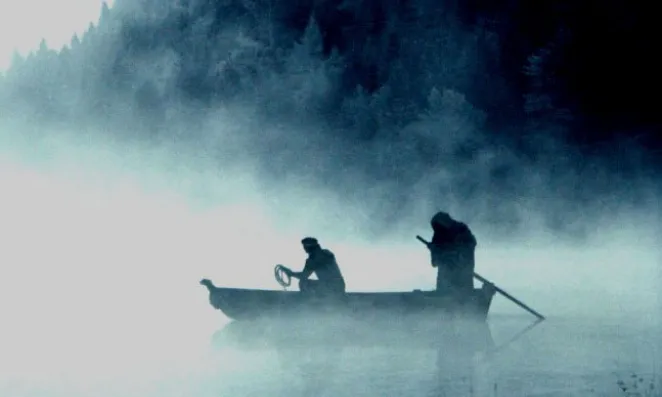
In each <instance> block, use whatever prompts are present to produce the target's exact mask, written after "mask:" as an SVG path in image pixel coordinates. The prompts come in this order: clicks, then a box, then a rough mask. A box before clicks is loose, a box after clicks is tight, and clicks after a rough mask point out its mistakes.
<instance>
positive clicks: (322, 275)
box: [285, 237, 345, 295]
mask: <svg viewBox="0 0 662 397" xmlns="http://www.w3.org/2000/svg"><path fill="white" fill-rule="evenodd" d="M301 244H302V245H303V249H304V250H305V251H306V253H308V259H306V264H305V266H304V268H303V271H301V272H294V271H292V270H289V269H286V270H285V271H286V273H287V274H288V275H289V276H290V277H294V278H298V279H299V289H300V290H301V291H302V292H306V293H308V292H310V293H315V294H325V295H326V294H330V295H342V294H344V293H345V280H344V278H343V276H342V273H341V272H340V267H339V266H338V263H337V262H336V257H335V255H333V253H332V252H331V251H329V250H328V249H324V248H322V247H321V246H320V245H319V243H318V242H317V239H315V238H313V237H306V238H304V239H303V240H301ZM313 273H315V275H316V276H317V280H311V279H309V277H310V276H311V275H312V274H313Z"/></svg>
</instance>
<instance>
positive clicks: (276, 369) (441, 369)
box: [0, 316, 660, 397]
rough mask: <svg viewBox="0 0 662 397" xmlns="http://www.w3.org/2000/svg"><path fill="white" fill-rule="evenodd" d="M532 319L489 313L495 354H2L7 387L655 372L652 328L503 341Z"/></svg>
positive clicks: (175, 388) (505, 392) (172, 345)
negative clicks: (495, 347)
mask: <svg viewBox="0 0 662 397" xmlns="http://www.w3.org/2000/svg"><path fill="white" fill-rule="evenodd" d="M530 324H531V318H530V317H526V316H512V317H507V316H501V317H499V316H493V317H491V319H490V329H491V333H492V337H493V339H494V342H495V346H497V347H499V346H500V349H499V350H498V351H497V353H495V354H493V355H492V356H490V357H489V358H486V356H484V355H482V354H477V355H473V356H471V357H466V356H465V357H455V356H453V355H451V354H445V352H436V351H431V350H421V349H418V350H394V349H386V348H346V349H344V350H338V349H336V350H334V351H331V352H321V351H310V350H301V351H289V352H285V353H283V352H276V351H260V350H257V351H246V350H241V349H236V348H234V347H233V346H230V345H228V346H213V347H212V346H210V341H211V335H209V336H208V339H207V340H206V341H202V340H198V341H191V340H188V339H187V340H185V338H183V335H182V336H181V337H180V338H178V337H177V335H176V333H174V332H173V333H171V334H168V336H167V338H161V339H159V338H157V337H156V336H153V337H150V336H149V335H141V336H140V337H136V338H134V339H127V338H124V339H122V340H123V344H121V345H118V344H117V343H116V342H117V340H116V339H114V337H116V336H117V335H110V334H108V335H106V334H103V333H99V334H98V335H97V336H96V339H88V340H85V339H80V338H79V341H78V342H76V341H71V340H69V341H68V342H67V343H68V345H64V346H59V347H58V346H55V347H53V346H52V345H53V344H55V343H56V340H55V339H53V340H50V341H49V343H48V345H49V346H51V347H50V348H49V349H45V347H46V345H47V344H45V343H41V344H40V343H39V340H37V339H34V342H35V343H34V344H33V348H32V349H30V348H29V347H26V346H27V345H23V346H22V347H21V349H22V350H23V354H19V353H21V352H17V351H16V350H18V348H15V349H14V350H13V356H11V357H12V359H11V360H10V359H9V358H8V357H10V356H8V355H4V356H3V357H0V364H1V366H0V369H1V370H2V371H0V396H3V397H5V396H6V397H28V396H49V397H50V396H53V397H63V396H67V397H69V396H71V397H74V396H97V397H104V396H122V397H129V396H142V397H150V396H159V397H166V396H195V397H203V396H204V397H207V396H253V395H260V396H264V395H270V396H324V395H329V396H443V395H447V396H472V395H474V396H591V395H595V396H624V395H626V394H625V393H624V392H622V391H621V390H619V387H618V385H617V382H618V381H619V380H621V379H622V380H624V381H625V382H626V384H630V383H632V381H633V378H632V374H636V376H637V383H639V384H640V386H639V387H640V388H644V387H648V385H649V384H650V383H651V382H656V381H657V379H656V378H655V375H656V373H657V368H656V365H659V360H656V359H658V358H659V357H660V355H659V345H658V341H659V339H656V338H657V337H658V335H659V334H658V333H656V330H655V327H654V326H651V325H647V326H643V325H641V324H638V323H634V322H630V323H625V322H614V321H612V322H607V321H597V320H586V319H585V320H580V319H570V318H550V319H548V320H547V321H545V322H542V323H540V324H538V325H537V326H535V327H533V328H532V329H530V330H529V331H528V332H526V333H525V334H523V335H521V336H520V337H519V338H517V339H516V340H514V341H512V342H511V343H508V341H509V340H510V339H511V338H512V337H514V336H517V334H518V332H520V331H521V330H522V329H524V328H526V326H527V325H530ZM130 331H131V330H130V329H127V331H126V332H127V334H128V333H130ZM193 342H196V343H193ZM2 346H3V349H5V352H8V351H12V350H11V346H12V344H11V343H4V344H3V345H2ZM7 349H10V350H7ZM639 377H641V378H642V380H641V381H639V379H638V378H639ZM642 395H646V394H642ZM648 395H655V396H658V395H660V394H648Z"/></svg>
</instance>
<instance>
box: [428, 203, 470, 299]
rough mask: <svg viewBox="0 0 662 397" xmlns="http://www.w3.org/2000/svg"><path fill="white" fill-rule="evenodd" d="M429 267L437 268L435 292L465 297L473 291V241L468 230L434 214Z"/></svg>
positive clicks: (447, 216) (439, 213)
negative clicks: (430, 263)
mask: <svg viewBox="0 0 662 397" xmlns="http://www.w3.org/2000/svg"><path fill="white" fill-rule="evenodd" d="M430 225H431V226H432V230H433V231H434V234H433V236H432V241H431V244H430V254H431V257H432V259H431V262H432V266H433V267H436V268H437V292H439V293H442V294H447V293H450V294H453V295H456V296H458V297H466V296H468V294H470V293H471V292H472V291H473V275H474V269H475V267H476V263H475V251H476V238H475V237H474V235H473V234H472V233H471V230H469V227H468V226H467V225H466V224H464V223H462V222H458V221H456V220H454V219H453V218H451V216H450V215H449V214H447V213H445V212H438V213H437V214H435V216H434V217H432V219H431V220H430Z"/></svg>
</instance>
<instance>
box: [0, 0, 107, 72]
mask: <svg viewBox="0 0 662 397" xmlns="http://www.w3.org/2000/svg"><path fill="white" fill-rule="evenodd" d="M113 1H114V0H107V1H106V3H108V5H109V6H112V4H113ZM102 4H103V1H102V0H58V1H49V0H17V1H0V71H3V70H6V68H7V67H8V66H9V64H10V62H11V57H12V54H13V51H14V50H15V49H16V50H18V51H19V52H20V53H21V54H23V55H25V54H27V53H29V52H30V51H32V50H35V49H37V48H38V47H39V43H40V42H41V39H42V38H45V39H46V41H47V42H48V46H49V48H53V49H60V48H62V46H64V45H67V44H69V42H70V41H71V37H72V36H73V35H74V33H78V34H81V33H82V32H84V31H85V30H86V29H87V27H88V25H89V23H90V22H94V23H96V22H97V20H98V18H99V15H100V12H101V5H102Z"/></svg>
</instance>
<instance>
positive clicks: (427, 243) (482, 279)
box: [416, 236, 545, 320]
mask: <svg viewBox="0 0 662 397" xmlns="http://www.w3.org/2000/svg"><path fill="white" fill-rule="evenodd" d="M416 238H417V239H418V240H419V241H420V242H422V243H423V244H425V246H426V247H428V249H430V245H431V243H429V242H427V241H425V239H424V238H423V237H421V236H416ZM474 277H475V278H476V279H477V280H479V281H481V282H483V283H488V284H491V285H493V286H494V289H495V290H496V291H497V292H498V293H500V294H501V295H503V296H505V297H506V298H508V299H509V300H511V301H512V302H513V303H515V304H516V305H517V306H519V307H521V308H522V309H524V310H526V311H528V312H529V313H531V314H533V315H534V316H536V317H537V318H538V319H539V320H544V319H545V316H543V315H542V314H540V313H538V312H537V311H535V310H533V309H532V308H530V307H529V306H527V305H526V304H524V302H522V301H521V300H519V299H517V298H515V297H514V296H512V295H510V294H509V293H507V292H506V291H504V290H502V289H501V288H499V287H497V286H496V285H495V284H494V283H493V282H490V281H489V280H487V279H486V278H485V277H483V276H481V275H480V274H478V273H474Z"/></svg>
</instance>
